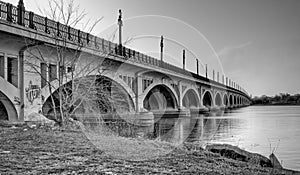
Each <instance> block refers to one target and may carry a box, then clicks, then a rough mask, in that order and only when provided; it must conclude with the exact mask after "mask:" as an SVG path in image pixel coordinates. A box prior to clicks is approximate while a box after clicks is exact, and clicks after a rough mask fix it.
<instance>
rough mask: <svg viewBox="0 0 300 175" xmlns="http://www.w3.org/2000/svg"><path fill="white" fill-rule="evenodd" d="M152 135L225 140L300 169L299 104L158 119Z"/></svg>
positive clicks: (176, 140)
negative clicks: (271, 155)
mask: <svg viewBox="0 0 300 175" xmlns="http://www.w3.org/2000/svg"><path fill="white" fill-rule="evenodd" d="M154 128H155V129H154V132H155V135H156V136H157V137H158V138H159V139H161V140H164V141H169V142H174V143H182V142H184V141H186V142H196V143H200V144H201V145H207V144H211V143H226V144H231V145H235V146H239V147H240V148H243V149H245V150H247V151H250V152H256V153H259V154H262V155H264V156H267V157H268V156H269V155H270V154H271V153H272V152H274V153H275V155H276V156H277V157H278V159H279V160H280V161H281V162H282V165H283V166H284V167H285V168H289V169H294V170H300V106H249V107H244V108H240V109H234V110H230V111H227V112H224V111H223V112H215V113H210V114H208V115H192V116H191V117H185V118H168V119H160V120H159V121H158V122H157V123H156V124H155V127H154Z"/></svg>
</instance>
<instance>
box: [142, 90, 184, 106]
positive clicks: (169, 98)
mask: <svg viewBox="0 0 300 175" xmlns="http://www.w3.org/2000/svg"><path fill="white" fill-rule="evenodd" d="M175 94H176V92H175V91H174V89H173V88H171V87H170V86H168V85H167V84H154V85H150V87H148V88H147V89H146V91H145V92H144V95H143V98H142V99H143V107H144V109H147V110H148V111H153V110H166V109H177V107H178V101H177V97H176V95H175Z"/></svg>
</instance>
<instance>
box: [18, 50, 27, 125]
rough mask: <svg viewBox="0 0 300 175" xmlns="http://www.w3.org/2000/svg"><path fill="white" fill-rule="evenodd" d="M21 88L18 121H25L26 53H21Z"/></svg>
mask: <svg viewBox="0 0 300 175" xmlns="http://www.w3.org/2000/svg"><path fill="white" fill-rule="evenodd" d="M19 88H20V114H19V117H18V120H19V121H20V122H23V121H24V93H25V89H24V51H23V50H21V51H20V52H19Z"/></svg>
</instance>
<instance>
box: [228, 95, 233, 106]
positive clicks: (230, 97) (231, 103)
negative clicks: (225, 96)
mask: <svg viewBox="0 0 300 175" xmlns="http://www.w3.org/2000/svg"><path fill="white" fill-rule="evenodd" d="M229 104H230V106H232V105H233V97H232V95H230V96H229Z"/></svg>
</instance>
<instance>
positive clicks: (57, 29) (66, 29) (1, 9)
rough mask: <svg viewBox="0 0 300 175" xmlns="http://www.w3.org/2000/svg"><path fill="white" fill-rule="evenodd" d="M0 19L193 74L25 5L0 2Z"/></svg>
mask: <svg viewBox="0 0 300 175" xmlns="http://www.w3.org/2000/svg"><path fill="white" fill-rule="evenodd" d="M0 19H1V20H5V21H8V22H11V23H16V24H19V25H22V26H24V27H27V28H31V29H34V30H36V31H39V32H44V33H46V34H48V35H52V36H53V37H57V38H58V39H59V38H60V39H65V40H66V41H68V42H73V43H76V44H81V45H83V46H85V47H88V48H91V49H96V50H99V51H102V52H103V53H109V54H115V55H118V56H120V57H121V58H123V59H124V60H130V61H133V62H136V63H140V64H147V65H151V66H156V67H161V68H164V69H168V70H172V71H175V72H179V73H182V74H187V73H191V72H188V71H186V70H183V69H182V68H179V67H177V66H174V65H172V64H169V63H166V62H163V61H161V60H158V59H155V58H153V57H151V56H148V55H145V54H142V53H139V52H138V51H135V50H131V49H129V48H126V47H124V46H120V45H118V44H116V43H113V42H110V41H107V40H105V39H103V38H99V37H97V36H94V35H91V34H89V33H86V32H83V31H80V30H78V29H74V28H72V27H70V26H67V25H64V24H61V23H60V22H58V21H53V20H51V19H48V18H47V17H43V16H40V15H37V14H35V13H34V12H31V11H26V10H25V7H24V5H23V4H19V5H18V7H16V6H13V5H12V4H10V3H5V2H2V1H0ZM199 76H200V75H199ZM200 77H202V76H200ZM202 78H203V77H202ZM218 83H219V82H218ZM223 85H225V86H227V87H231V88H234V89H235V90H238V91H240V92H243V93H244V94H246V95H247V96H249V95H248V93H247V92H246V91H245V90H244V89H243V88H240V87H236V86H234V85H233V84H230V83H229V84H228V83H227V84H226V83H225V82H223Z"/></svg>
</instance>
